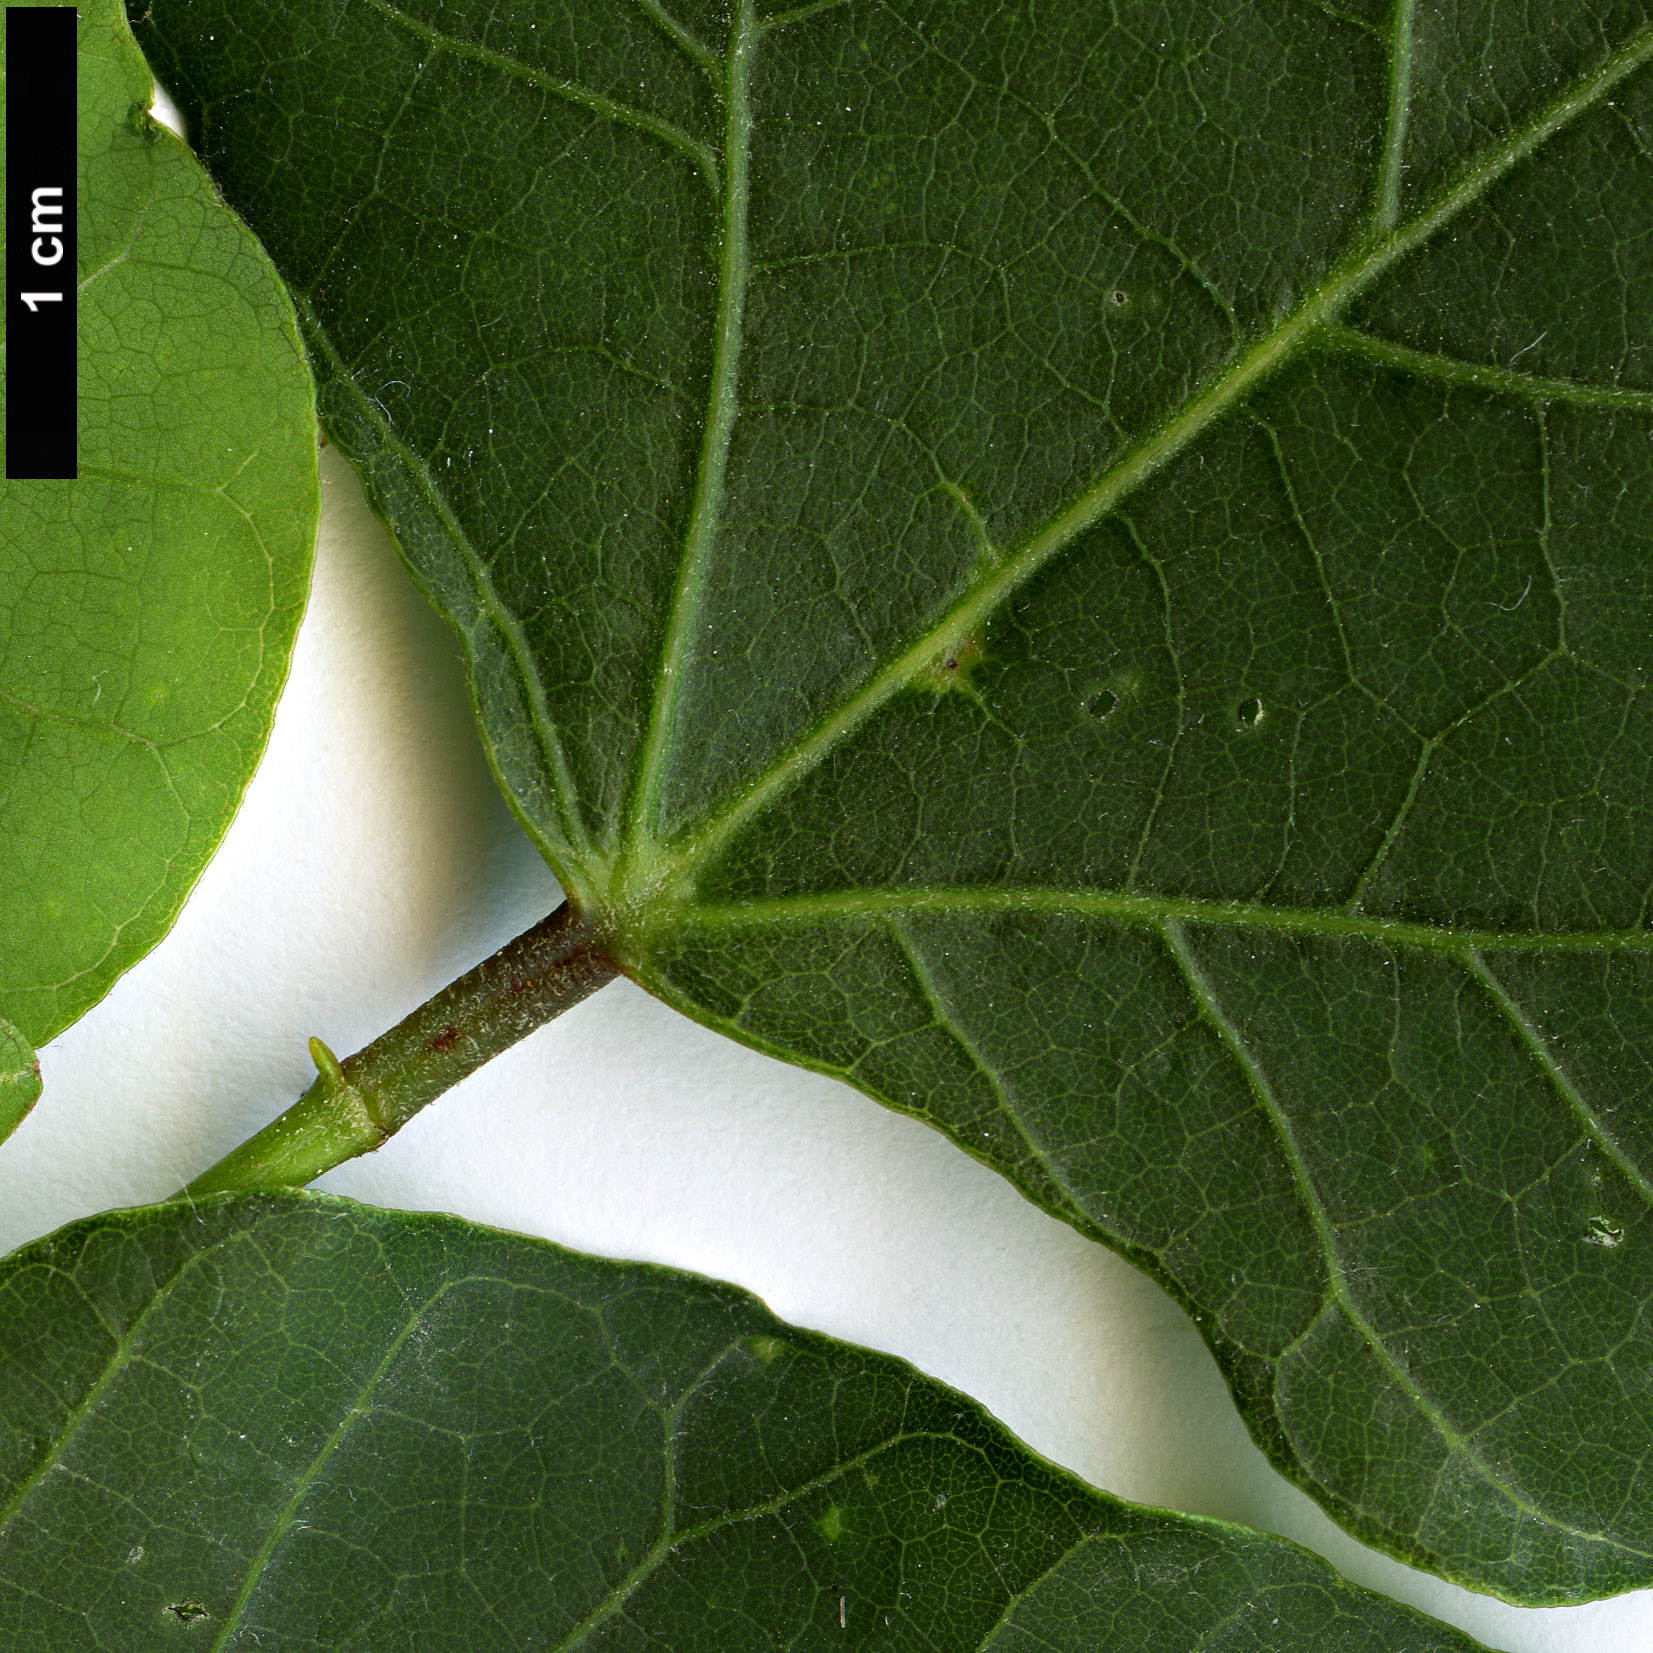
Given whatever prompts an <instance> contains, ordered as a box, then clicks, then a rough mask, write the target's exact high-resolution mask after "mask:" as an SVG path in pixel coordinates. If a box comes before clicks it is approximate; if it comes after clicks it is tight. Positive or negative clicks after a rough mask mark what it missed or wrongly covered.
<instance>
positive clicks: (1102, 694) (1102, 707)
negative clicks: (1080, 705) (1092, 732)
mask: <svg viewBox="0 0 1653 1653" xmlns="http://www.w3.org/2000/svg"><path fill="white" fill-rule="evenodd" d="M1118 705H1119V696H1118V695H1116V694H1115V693H1114V692H1113V690H1112V689H1098V690H1097V691H1096V693H1095V694H1093V695H1092V696H1091V697H1090V699H1089V700H1087V701H1086V702H1085V710H1086V711H1087V712H1089V713H1090V715H1091V716H1092V717H1093V718H1095V719H1096V721H1097V722H1098V723H1106V722H1107V720H1108V719H1109V718H1110V717H1112V716H1113V714H1114V709H1115V708H1116V707H1117V706H1118Z"/></svg>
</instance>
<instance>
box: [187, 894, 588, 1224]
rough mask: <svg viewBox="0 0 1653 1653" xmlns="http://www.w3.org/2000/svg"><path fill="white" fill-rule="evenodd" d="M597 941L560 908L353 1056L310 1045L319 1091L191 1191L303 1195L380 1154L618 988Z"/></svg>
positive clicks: (319, 1044) (580, 920)
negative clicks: (480, 1073) (496, 1064)
mask: <svg viewBox="0 0 1653 1653" xmlns="http://www.w3.org/2000/svg"><path fill="white" fill-rule="evenodd" d="M601 943H602V938H601V937H600V936H599V934H598V932H597V929H596V927H595V926H594V925H593V924H591V923H590V922H588V921H587V920H585V919H583V918H581V917H580V916H579V915H578V914H576V913H575V911H574V909H573V908H572V907H571V906H568V905H564V906H561V907H559V908H558V909H557V910H556V911H555V912H554V913H552V914H551V916H550V917H549V918H546V919H542V920H541V921H540V922H539V923H538V924H536V925H535V926H534V927H533V929H531V930H527V931H525V932H524V933H523V934H522V935H520V936H518V937H517V938H516V940H515V941H512V942H508V943H507V944H506V945H505V946H504V947H502V948H500V950H499V951H498V952H497V953H495V954H494V956H493V957H492V958H489V959H484V960H483V961H482V963H481V964H479V965H477V967H476V968H475V969H474V970H472V971H470V972H469V973H468V974H466V975H463V976H461V977H460V978H459V980H458V981H456V982H453V983H452V984H451V985H449V986H447V987H444V988H443V989H442V991H441V992H440V993H438V994H437V995H436V997H435V998H433V999H431V1000H429V1001H427V1002H426V1003H425V1004H422V1005H420V1007H419V1008H418V1009H417V1010H415V1011H414V1012H413V1014H412V1015H411V1016H408V1017H406V1018H405V1019H404V1020H402V1021H400V1022H398V1023H397V1024H396V1026H395V1027H393V1028H391V1030H390V1031H389V1032H388V1033H383V1034H381V1035H380V1036H379V1037H378V1038H377V1039H375V1040H374V1041H373V1043H372V1044H370V1045H369V1046H367V1048H366V1049H365V1050H359V1051H357V1053H356V1054H355V1055H354V1056H352V1057H350V1058H348V1059H347V1060H346V1061H344V1062H342V1063H341V1062H340V1061H339V1060H338V1058H337V1057H335V1056H334V1055H333V1053H332V1052H331V1051H330V1050H329V1049H328V1048H327V1047H326V1046H325V1045H324V1044H322V1042H321V1041H320V1040H319V1039H312V1040H311V1041H310V1052H311V1055H312V1057H313V1058H314V1059H315V1063H316V1068H317V1075H316V1082H315V1084H313V1085H312V1086H311V1087H310V1088H309V1090H307V1091H306V1092H305V1093H304V1095H303V1096H301V1097H300V1098H299V1099H298V1101H297V1102H295V1103H294V1104H293V1105H292V1107H290V1108H289V1109H288V1110H287V1111H286V1113H284V1114H282V1116H281V1117H280V1118H279V1119H276V1120H273V1121H271V1123H270V1124H268V1125H266V1126H265V1127H264V1129H263V1130H262V1131H260V1132H259V1133H258V1134H257V1135H256V1136H253V1137H250V1138H248V1140H247V1141H245V1142H243V1143H242V1144H241V1146H240V1147H239V1148H236V1149H233V1150H232V1151H231V1152H230V1153H228V1154H226V1155H225V1156H224V1158H223V1159H221V1160H219V1162H218V1163H217V1164H216V1165H214V1166H213V1167H212V1168H211V1169H210V1170H208V1171H205V1172H203V1173H202V1174H201V1175H200V1176H198V1177H197V1178H196V1179H195V1180H194V1182H192V1183H191V1184H190V1185H189V1187H188V1188H186V1189H185V1190H184V1192H185V1193H186V1194H190V1195H198V1194H221V1193H226V1192H232V1191H246V1190H249V1189H256V1188H302V1187H303V1186H304V1184H305V1183H307V1182H310V1181H311V1180H312V1179H314V1178H316V1177H319V1176H320V1175H321V1174H322V1172H323V1171H330V1170H331V1169H332V1168H333V1167H334V1166H335V1165H340V1164H342V1163H343V1162H344V1161H345V1160H347V1159H354V1158H355V1157H356V1155H358V1154H369V1153H372V1151H373V1150H374V1149H375V1148H377V1147H379V1146H381V1145H382V1144H383V1143H385V1142H387V1141H388V1140H389V1139H390V1138H391V1137H392V1136H394V1135H395V1133H396V1132H397V1131H399V1130H401V1128H402V1127H403V1126H404V1125H405V1124H407V1122H408V1121H409V1120H410V1119H411V1118H412V1117H413V1116H414V1115H415V1114H416V1113H418V1111H419V1110H420V1109H421V1108H422V1107H424V1105H425V1104H426V1103H427V1102H433V1101H435V1100H436V1098H437V1097H439V1096H440V1095H441V1094H442V1093H443V1091H445V1090H450V1089H451V1088H452V1087H453V1086H455V1085H457V1084H458V1083H459V1081H460V1080H461V1079H463V1078H465V1077H466V1076H467V1075H468V1074H472V1073H474V1072H475V1071H476V1070H477V1069H478V1068H479V1067H481V1066H482V1064H483V1063H484V1062H486V1061H488V1060H489V1059H490V1058H491V1057H494V1056H497V1055H498V1054H499V1053H500V1052H501V1051H502V1050H508V1049H509V1048H510V1047H511V1046H512V1045H514V1044H515V1043H516V1042H517V1040H519V1039H522V1038H525V1037H526V1036H527V1035H528V1034H530V1033H532V1032H533V1031H534V1029H535V1028H537V1027H543V1026H544V1024H545V1023H546V1022H548V1021H550V1020H551V1019H552V1018H553V1017H554V1016H560V1015H561V1014H562V1013H563V1011H565V1010H567V1009H569V1008H570V1007H571V1006H573V1005H576V1004H578V1003H579V1002H580V1000H581V999H583V998H585V997H587V996H588V995H589V994H591V993H594V992H596V990H597V989H598V988H599V987H601V986H602V985H603V984H604V983H605V982H608V981H612V980H613V979H614V977H615V976H616V975H617V974H618V969H617V967H616V966H615V964H614V962H613V960H612V959H610V958H609V957H608V955H607V953H606V952H605V951H604V949H603V946H602V944H601Z"/></svg>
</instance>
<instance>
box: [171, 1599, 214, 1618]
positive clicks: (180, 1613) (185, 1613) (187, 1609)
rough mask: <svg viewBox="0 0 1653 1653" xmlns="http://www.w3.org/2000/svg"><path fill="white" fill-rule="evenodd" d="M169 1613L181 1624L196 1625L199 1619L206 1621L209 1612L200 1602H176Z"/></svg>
mask: <svg viewBox="0 0 1653 1653" xmlns="http://www.w3.org/2000/svg"><path fill="white" fill-rule="evenodd" d="M167 1611H168V1612H169V1613H170V1614H171V1615H172V1616H173V1617H174V1618H175V1619H176V1620H177V1621H178V1622H179V1623H180V1624H194V1623H195V1621H196V1620H197V1619H204V1618H205V1617H206V1616H207V1610H206V1608H205V1607H204V1606H202V1604H201V1603H200V1602H198V1601H175V1602H173V1604H172V1605H171V1606H170V1607H168V1608H167Z"/></svg>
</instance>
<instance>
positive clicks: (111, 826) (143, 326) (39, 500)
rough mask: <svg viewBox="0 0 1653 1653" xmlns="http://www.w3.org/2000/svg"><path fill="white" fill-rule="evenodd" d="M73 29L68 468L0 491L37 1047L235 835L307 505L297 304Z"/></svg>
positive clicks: (1, 851)
mask: <svg viewBox="0 0 1653 1653" xmlns="http://www.w3.org/2000/svg"><path fill="white" fill-rule="evenodd" d="M79 14H80V28H79V110H78V116H79V123H78V124H79V146H78V147H79V163H80V175H79V186H78V197H79V199H78V206H79V221H78V232H79V270H78V284H79V292H78V317H79V398H80V476H79V479H78V480H77V481H63V482H7V483H5V484H4V487H3V489H0V1014H4V1015H5V1016H7V1017H9V1018H10V1019H11V1020H12V1021H14V1022H15V1023H16V1024H17V1025H18V1026H19V1027H20V1028H21V1029H22V1030H23V1031H24V1032H25V1033H26V1034H27V1035H28V1037H29V1038H30V1039H31V1040H32V1041H33V1042H34V1043H36V1044H44V1043H45V1041H46V1040H47V1039H49V1038H51V1036H52V1035H53V1034H54V1033H57V1032H58V1031H60V1030H61V1029H62V1028H64V1027H66V1026H67V1025H68V1024H69V1023H70V1022H72V1021H74V1020H75V1018H76V1017H77V1016H79V1015H80V1014H81V1013H82V1012H83V1011H85V1010H86V1009H88V1008H89V1007H90V1006H91V1005H93V1004H95V1003H96V1002H97V1001H98V1000H99V999H100V998H102V997H103V995H104V994H105V993H106V992H108V990H109V988H110V986H111V985H112V984H113V983H114V981H115V979H116V978H117V977H118V976H119V975H120V974H121V973H122V972H123V971H125V970H127V969H128V968H130V967H131V966H132V965H133V964H135V963H136V962H137V961H138V959H140V958H142V957H143V955H144V954H145V953H146V952H148V951H149V949H150V948H151V947H153V946H154V945H155V943H156V942H157V941H159V940H160V938H161V937H162V936H163V935H164V934H165V933H166V931H167V929H168V927H169V926H170V925H171V923H172V920H173V919H174V918H175V917H176V916H177V912H178V909H179V907H180V906H182V904H183V900H184V897H185V895H186V894H187V893H188V892H189V889H190V886H191V885H192V884H193V883H194V882H195V879H196V877H197V876H198V875H199V873H200V871H201V868H202V867H203V866H204V865H205V864H206V860H207V858H208V856H209V855H210V854H211V853H212V851H213V849H214V848H215V847H216V846H217V844H218V841H219V839H220V838H221V837H222V836H223V833H224V829H225V828H226V827H227V826H228V825H229V821H230V817H231V816H232V815H233V814H234V813H235V809H236V806H237V804H239V802H240V801H241V793H242V790H243V788H244V787H245V786H246V784H247V781H248V780H249V779H250V777H251V775H252V772H253V766H254V765H255V764H256V763H257V761H258V757H259V754H260V753H261V752H262V751H263V749H264V741H265V738H266V736H267V735H268V734H269V728H270V715H271V711H272V709H273V707H274V704H275V697H276V693H277V691H278V690H279V689H280V687H281V684H282V682H283V680H284V679H285V677H286V675H287V658H288V653H289V651H290V650H291V648H292V642H293V634H294V631H295V630H296V628H297V626H298V620H299V615H300V613H301V612H302V611H303V607H304V596H305V591H306V589H307V587H308V584H309V574H310V553H311V548H312V544H313V542H314V537H315V529H316V513H317V510H318V508H319V497H318V491H317V481H316V454H315V446H316V428H315V412H314V393H313V391H312V388H311V384H310V375H309V370H308V368H307V367H306V366H305V362H304V356H303V352H302V350H301V348H300V346H299V342H298V337H297V334H296V333H295V331H294V327H293V314H292V306H291V305H290V304H289V303H288V301H287V299H286V297H285V296H284V295H283V293H282V291H281V284H280V282H279V280H278V279H277V278H276V275H275V272H274V271H273V270H272V269H271V268H270V265H269V261H268V259H266V258H265V257H264V255H263V253H262V252H261V251H260V249H259V247H258V244H257V242H255V241H254V240H253V238H252V236H251V235H249V234H248V233H247V230H246V228H245V227H244V226H243V225H242V224H240V223H238V222H237V221H236V219H235V218H234V216H233V215H232V214H231V213H229V212H228V211H226V210H225V208H224V205H223V203H222V201H220V200H219V199H218V196H217V194H216V192H215V191H214V189H213V187H212V184H211V183H210V181H209V180H208V178H207V176H206V174H205V173H204V172H203V171H202V170H201V167H200V164H199V163H198V162H197V161H196V160H195V158H194V157H193V156H192V155H191V154H190V153H189V151H188V150H187V149H185V148H184V146H183V145H182V144H181V143H179V142H178V140H177V139H176V138H175V137H173V136H172V134H171V133H170V132H167V131H165V130H164V129H163V128H161V127H159V126H157V125H156V124H155V123H154V122H153V121H152V120H151V119H150V118H149V114H148V109H149V102H150V95H151V81H150V76H149V71H148V69H147V68H146V67H145V65H144V62H143V59H142V58H141V57H140V56H139V54H138V51H137V48H136V47H135V46H134V44H133V42H132V36H131V33H130V31H129V30H128V28H127V25H126V19H125V16H124V14H123V13H122V10H121V8H120V5H119V4H118V0H89V3H87V4H83V5H81V6H80V8H79ZM13 416H14V417H22V418H28V417H29V413H28V409H27V407H23V408H20V409H14V410H13Z"/></svg>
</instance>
